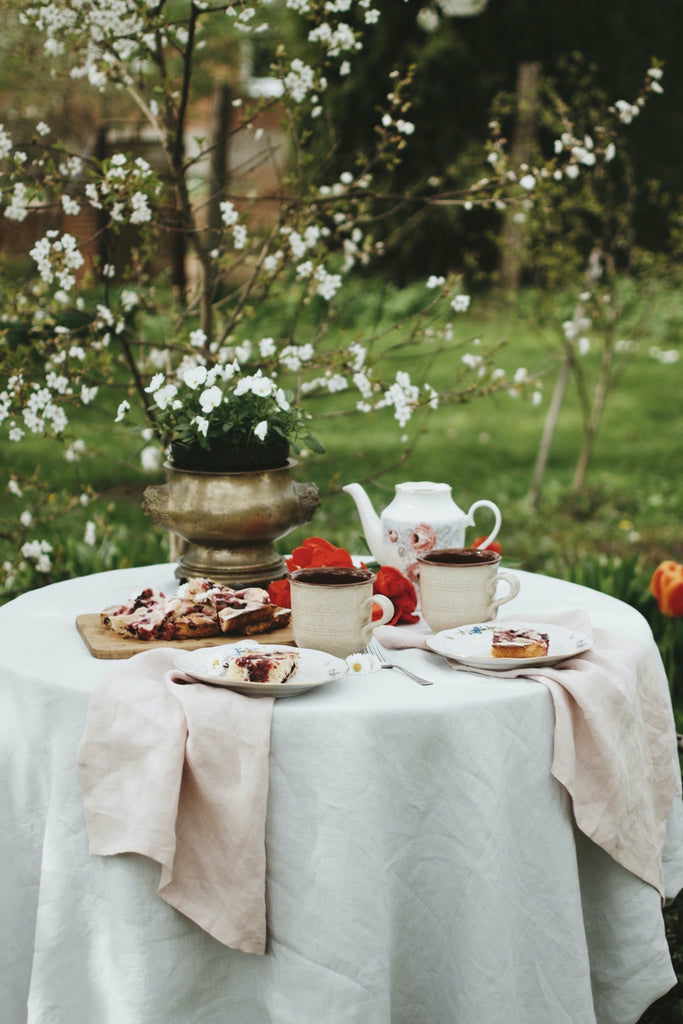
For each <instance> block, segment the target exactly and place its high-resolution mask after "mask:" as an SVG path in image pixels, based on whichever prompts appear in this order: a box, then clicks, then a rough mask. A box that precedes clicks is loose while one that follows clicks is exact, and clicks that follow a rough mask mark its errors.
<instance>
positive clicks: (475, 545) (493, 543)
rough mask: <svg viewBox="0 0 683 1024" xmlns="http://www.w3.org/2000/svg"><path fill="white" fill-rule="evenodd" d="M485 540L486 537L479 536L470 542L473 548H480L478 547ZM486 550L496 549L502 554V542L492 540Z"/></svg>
mask: <svg viewBox="0 0 683 1024" xmlns="http://www.w3.org/2000/svg"><path fill="white" fill-rule="evenodd" d="M485 540H486V537H477V539H476V540H473V541H472V543H471V544H470V547H471V548H478V547H480V546H481V544H483V542H484V541H485ZM486 550H487V551H496V552H497V553H498V554H499V555H500V554H502V552H501V550H500V544H499V543H498V541H497V540H492V541H491V543H490V544H489V546H488V547H487V548H486Z"/></svg>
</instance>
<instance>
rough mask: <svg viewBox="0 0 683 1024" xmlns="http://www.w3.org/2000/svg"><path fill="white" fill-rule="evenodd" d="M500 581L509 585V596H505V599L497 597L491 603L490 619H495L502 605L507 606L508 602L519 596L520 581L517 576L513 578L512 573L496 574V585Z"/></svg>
mask: <svg viewBox="0 0 683 1024" xmlns="http://www.w3.org/2000/svg"><path fill="white" fill-rule="evenodd" d="M498 580H503V582H504V583H507V585H508V586H509V588H510V590H509V592H508V593H507V594H504V595H503V597H497V598H496V599H495V600H493V601H492V602H491V605H490V607H489V618H490V619H495V617H496V614H497V612H498V609H499V607H500V606H501V604H507V602H508V601H511V600H512V598H513V597H517V594H518V593H519V580H518V579H517V577H516V576H513V575H512V573H509V572H498V573H496V583H498Z"/></svg>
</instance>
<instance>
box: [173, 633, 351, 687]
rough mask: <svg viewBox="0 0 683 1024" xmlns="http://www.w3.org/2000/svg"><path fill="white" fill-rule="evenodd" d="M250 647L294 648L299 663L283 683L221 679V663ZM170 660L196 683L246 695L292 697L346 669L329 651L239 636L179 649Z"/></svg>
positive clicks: (266, 649) (249, 649) (344, 663)
mask: <svg viewBox="0 0 683 1024" xmlns="http://www.w3.org/2000/svg"><path fill="white" fill-rule="evenodd" d="M254 650H258V651H262V652H263V654H269V653H270V652H271V651H292V650H298V652H299V664H298V665H297V669H296V672H294V674H293V675H291V676H290V677H289V679H287V680H286V682H284V683H233V682H229V681H228V680H226V679H221V665H222V664H223V663H224V662H225V661H227V660H228V658H234V657H236V655H238V654H244V653H245V651H254ZM173 663H174V665H175V667H176V668H178V669H180V671H181V672H185V674H186V675H188V676H192V678H193V679H196V680H197V681H198V682H200V683H208V684H209V685H210V686H224V687H226V688H227V689H228V690H235V692H236V693H242V694H244V695H245V696H248V697H254V696H256V697H296V696H297V694H299V693H305V692H306V690H312V689H313V688H314V687H315V686H323V685H324V684H325V683H331V682H332V681H333V680H335V679H339V677H340V676H343V675H345V674H346V672H348V665H347V664H346V662H345V661H342V659H341V658H333V657H332V655H331V654H325V653H324V652H323V651H313V650H309V649H307V648H292V647H289V646H287V645H285V644H259V643H257V641H255V640H241V641H240V642H239V643H236V644H225V645H221V646H219V647H202V648H200V649H199V650H196V651H179V652H178V654H177V655H176V657H175V659H174V662H173Z"/></svg>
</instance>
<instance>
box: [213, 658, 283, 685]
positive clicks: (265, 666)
mask: <svg viewBox="0 0 683 1024" xmlns="http://www.w3.org/2000/svg"><path fill="white" fill-rule="evenodd" d="M298 661H299V652H298V651H266V652H264V651H246V652H245V653H244V654H237V655H235V657H233V658H228V659H227V661H225V662H224V663H223V668H224V669H225V674H224V675H223V677H222V678H223V679H225V680H226V681H227V682H230V683H286V682H287V680H288V679H289V678H290V676H292V675H294V673H295V672H296V669H297V664H298Z"/></svg>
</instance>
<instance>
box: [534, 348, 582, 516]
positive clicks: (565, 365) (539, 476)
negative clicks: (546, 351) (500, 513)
mask: <svg viewBox="0 0 683 1024" xmlns="http://www.w3.org/2000/svg"><path fill="white" fill-rule="evenodd" d="M571 365H572V357H571V354H570V353H569V352H566V353H565V356H564V359H563V360H562V364H561V365H560V372H559V373H558V375H557V380H556V381H555V388H554V389H553V397H552V398H551V400H550V405H549V407H548V412H547V413H546V417H545V422H544V424H543V434H542V435H541V443H540V444H539V446H538V454H537V455H536V465H535V466H534V472H533V475H532V477H531V487H530V488H529V493H528V495H527V500H528V502H529V504H530V505H531V507H532V508H533V509H535V508H536V507H537V505H538V500H539V498H540V496H541V484H542V483H543V476H544V474H545V467H546V465H547V463H548V456H549V454H550V446H551V444H552V440H553V436H554V434H555V427H556V426H557V421H558V419H559V416H560V409H561V408H562V402H563V400H564V393H565V391H566V389H567V382H568V380H569V374H570V371H571Z"/></svg>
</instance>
